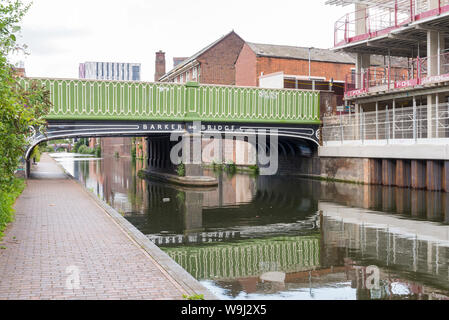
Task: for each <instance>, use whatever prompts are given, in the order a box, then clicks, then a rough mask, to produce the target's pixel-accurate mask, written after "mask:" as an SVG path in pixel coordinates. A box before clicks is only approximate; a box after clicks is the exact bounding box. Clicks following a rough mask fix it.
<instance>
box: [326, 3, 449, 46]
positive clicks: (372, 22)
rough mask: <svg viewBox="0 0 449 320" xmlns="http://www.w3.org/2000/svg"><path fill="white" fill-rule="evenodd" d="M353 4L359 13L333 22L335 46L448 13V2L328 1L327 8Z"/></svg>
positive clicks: (386, 32)
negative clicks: (328, 6)
mask: <svg viewBox="0 0 449 320" xmlns="http://www.w3.org/2000/svg"><path fill="white" fill-rule="evenodd" d="M351 3H353V4H356V5H357V7H356V8H358V9H356V10H355V11H353V12H350V13H347V14H345V15H344V16H343V17H341V18H340V19H338V20H337V21H336V22H335V26H334V46H335V47H339V46H342V45H345V44H348V43H353V42H358V41H361V40H366V39H370V38H374V37H379V36H382V35H385V34H388V33H390V32H391V31H393V30H395V29H398V28H400V27H403V26H406V25H408V24H410V23H412V22H414V21H419V20H422V19H425V18H429V17H432V16H438V15H440V14H442V13H445V12H449V0H434V1H428V0H370V1H363V0H360V1H355V0H354V1H352V0H328V1H327V2H326V4H330V5H342V6H344V5H348V4H351Z"/></svg>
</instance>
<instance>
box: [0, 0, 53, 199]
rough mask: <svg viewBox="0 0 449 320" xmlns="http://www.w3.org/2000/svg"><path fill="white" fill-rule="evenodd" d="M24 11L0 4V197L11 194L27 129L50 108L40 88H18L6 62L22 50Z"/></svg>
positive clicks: (8, 0) (5, 1) (15, 4)
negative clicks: (18, 36) (1, 194)
mask: <svg viewBox="0 0 449 320" xmlns="http://www.w3.org/2000/svg"><path fill="white" fill-rule="evenodd" d="M28 8H29V5H24V4H23V3H22V2H21V1H19V0H0V193H1V192H8V191H9V192H10V191H11V190H10V189H11V187H12V186H13V181H14V172H15V170H16V169H17V167H18V166H19V161H20V157H21V156H23V155H24V153H25V149H26V146H27V137H29V136H30V134H31V131H30V127H35V128H36V127H40V126H43V125H45V121H44V120H43V118H42V116H43V115H44V114H45V113H46V112H47V111H48V109H49V108H50V106H51V103H50V100H49V92H48V91H47V90H46V89H45V88H44V87H42V86H40V85H38V84H36V83H32V84H31V85H30V87H29V88H27V89H25V88H23V87H21V86H20V84H19V83H18V81H17V77H16V76H15V68H14V66H13V65H12V64H11V63H10V62H9V60H8V55H9V54H10V53H11V52H13V51H15V50H25V47H24V46H23V45H19V44H18V43H17V35H18V33H19V32H20V25H19V23H20V22H21V20H22V18H23V16H24V15H25V13H26V12H27V10H28Z"/></svg>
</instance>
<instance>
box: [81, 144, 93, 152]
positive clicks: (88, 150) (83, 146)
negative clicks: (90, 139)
mask: <svg viewBox="0 0 449 320" xmlns="http://www.w3.org/2000/svg"><path fill="white" fill-rule="evenodd" d="M78 153H81V154H94V153H95V150H94V149H92V148H89V147H88V146H86V145H84V144H83V145H81V146H80V147H79V149H78Z"/></svg>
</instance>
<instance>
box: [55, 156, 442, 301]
mask: <svg viewBox="0 0 449 320" xmlns="http://www.w3.org/2000/svg"><path fill="white" fill-rule="evenodd" d="M58 161H60V162H61V163H62V164H63V165H64V166H65V167H66V168H67V169H68V170H69V171H70V172H72V174H73V175H74V176H75V177H76V178H77V179H79V180H81V181H82V182H83V183H84V184H85V185H86V186H87V188H89V189H91V190H93V191H94V192H95V193H96V194H98V195H99V196H100V197H101V198H102V199H104V201H106V202H108V203H109V204H111V205H112V206H113V207H115V208H116V209H117V210H118V211H119V212H121V213H122V214H123V215H124V216H125V218H126V219H128V220H129V221H130V222H131V223H132V224H134V225H135V226H136V227H137V228H138V229H139V230H141V231H142V232H143V233H144V234H146V235H147V236H148V237H149V238H150V239H151V240H153V241H154V242H155V243H156V244H158V245H159V246H160V247H161V248H162V249H163V250H165V251H166V252H167V254H168V255H169V256H171V257H172V258H173V259H174V260H175V261H177V262H178V263H179V264H180V265H181V266H182V267H183V268H185V269H186V270H187V271H189V272H190V273H191V274H192V275H193V276H194V277H196V278H197V279H199V280H200V281H201V282H202V283H203V284H204V285H205V286H207V287H208V288H210V289H211V290H212V291H213V292H214V293H215V294H216V295H218V296H219V297H221V298H224V299H446V298H447V297H448V296H449V269H448V257H449V252H448V247H449V226H447V223H448V222H449V221H448V216H449V215H448V214H447V212H448V210H449V205H448V204H449V203H448V201H449V198H448V195H447V194H445V193H438V192H426V191H416V190H408V189H398V188H385V187H380V186H360V185H351V184H340V183H324V182H319V181H310V180H303V179H297V178H292V177H258V178H254V177H250V176H248V175H235V176H228V175H227V174H224V173H214V172H209V173H208V174H211V175H217V177H218V178H219V181H220V184H219V186H218V187H217V188H212V189H203V190H198V189H189V188H181V187H175V186H171V185H166V184H162V183H158V182H153V181H146V180H141V179H140V178H138V177H137V172H138V171H139V170H140V169H142V168H143V166H144V165H143V162H139V161H138V162H137V163H133V162H132V161H131V160H129V159H115V158H107V159H90V160H89V159H86V158H76V157H75V158H74V157H73V156H68V155H63V156H62V157H61V156H60V157H59V158H58ZM369 266H376V267H377V268H378V270H379V276H380V280H379V285H378V286H375V287H374V288H373V287H372V286H371V285H370V284H369V281H368V280H369V279H370V272H368V271H367V268H368V270H370V269H369Z"/></svg>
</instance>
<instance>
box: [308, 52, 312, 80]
mask: <svg viewBox="0 0 449 320" xmlns="http://www.w3.org/2000/svg"><path fill="white" fill-rule="evenodd" d="M310 50H312V48H309V80H310V78H311V77H312V75H311V73H312V72H311V60H312V57H311V54H310Z"/></svg>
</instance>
